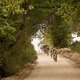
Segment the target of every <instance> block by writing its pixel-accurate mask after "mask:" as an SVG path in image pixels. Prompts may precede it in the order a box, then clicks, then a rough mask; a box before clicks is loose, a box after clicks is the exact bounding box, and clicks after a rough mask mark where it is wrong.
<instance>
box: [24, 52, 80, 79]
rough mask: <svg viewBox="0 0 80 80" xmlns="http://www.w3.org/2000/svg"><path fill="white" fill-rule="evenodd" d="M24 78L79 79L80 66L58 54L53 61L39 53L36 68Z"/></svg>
mask: <svg viewBox="0 0 80 80" xmlns="http://www.w3.org/2000/svg"><path fill="white" fill-rule="evenodd" d="M24 80H80V68H78V67H77V66H76V64H75V63H74V62H72V61H71V60H68V59H66V58H64V57H62V56H60V55H58V61H57V62H55V61H54V60H52V59H51V58H50V56H47V55H46V54H42V53H40V54H38V64H37V66H36V68H35V69H34V70H33V71H32V73H31V75H30V76H29V77H28V78H26V79H24Z"/></svg>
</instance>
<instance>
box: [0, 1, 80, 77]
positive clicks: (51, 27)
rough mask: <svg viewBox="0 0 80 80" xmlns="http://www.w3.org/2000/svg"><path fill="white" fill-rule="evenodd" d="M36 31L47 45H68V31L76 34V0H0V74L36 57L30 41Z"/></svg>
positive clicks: (79, 4)
mask: <svg viewBox="0 0 80 80" xmlns="http://www.w3.org/2000/svg"><path fill="white" fill-rule="evenodd" d="M43 24H44V25H43ZM38 30H41V32H42V33H43V37H44V42H45V43H47V44H48V45H53V46H55V47H68V46H70V44H71V40H72V36H71V34H72V33H74V32H77V34H78V35H79V34H80V0H0V75H2V76H8V75H11V74H14V73H15V72H17V71H18V70H19V69H20V68H21V67H22V66H23V65H24V64H25V63H33V62H34V61H35V60H36V59H37V55H36V51H35V50H34V47H33V45H32V44H31V41H32V37H33V36H35V35H36V32H37V31H38Z"/></svg>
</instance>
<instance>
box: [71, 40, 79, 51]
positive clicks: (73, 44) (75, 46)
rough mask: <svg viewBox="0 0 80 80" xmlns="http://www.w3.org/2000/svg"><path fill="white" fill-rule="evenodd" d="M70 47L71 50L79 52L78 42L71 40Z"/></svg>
mask: <svg viewBox="0 0 80 80" xmlns="http://www.w3.org/2000/svg"><path fill="white" fill-rule="evenodd" d="M70 48H71V49H72V50H73V51H76V52H78V53H80V42H78V41H76V42H73V43H72V44H71V46H70Z"/></svg>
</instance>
